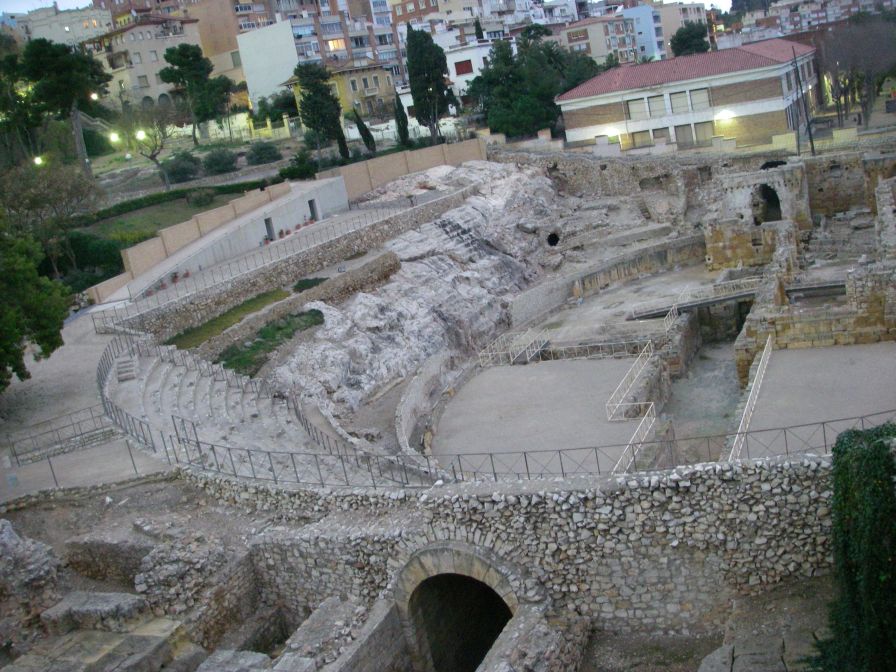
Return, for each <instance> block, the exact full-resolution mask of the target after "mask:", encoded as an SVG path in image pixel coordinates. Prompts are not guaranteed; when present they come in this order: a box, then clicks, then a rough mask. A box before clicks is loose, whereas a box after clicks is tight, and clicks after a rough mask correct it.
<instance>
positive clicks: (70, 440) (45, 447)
mask: <svg viewBox="0 0 896 672" xmlns="http://www.w3.org/2000/svg"><path fill="white" fill-rule="evenodd" d="M24 431H25V432H27V435H25V434H24V433H23V432H20V433H19V434H20V435H19V437H18V438H13V439H11V440H10V441H9V442H8V443H7V444H6V448H7V449H8V450H9V454H10V457H11V458H12V459H13V460H14V461H15V463H16V466H22V465H23V464H27V463H29V462H36V461H38V460H42V459H44V458H45V457H49V456H51V455H58V454H60V453H65V452H69V451H71V450H77V449H79V448H86V447H87V446H91V445H94V444H96V443H101V442H103V441H105V440H106V439H108V438H109V437H110V436H111V435H112V434H114V432H115V426H114V425H113V423H112V421H111V420H110V419H109V418H108V417H107V416H106V415H105V414H104V408H103V406H102V404H98V405H96V406H90V407H88V408H83V409H80V410H78V411H74V412H72V413H67V414H65V415H61V416H58V417H55V418H52V419H50V420H46V421H44V422H41V423H38V424H36V425H33V426H31V427H28V428H27V429H26V430H24Z"/></svg>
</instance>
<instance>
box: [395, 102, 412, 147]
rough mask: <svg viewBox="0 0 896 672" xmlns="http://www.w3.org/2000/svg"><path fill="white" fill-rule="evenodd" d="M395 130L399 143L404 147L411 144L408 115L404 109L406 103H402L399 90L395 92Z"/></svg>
mask: <svg viewBox="0 0 896 672" xmlns="http://www.w3.org/2000/svg"><path fill="white" fill-rule="evenodd" d="M395 131H396V133H398V144H399V145H401V146H402V147H408V146H410V144H411V138H410V136H409V135H408V115H407V114H406V113H405V111H404V105H402V104H401V97H399V95H398V92H396V93H395Z"/></svg>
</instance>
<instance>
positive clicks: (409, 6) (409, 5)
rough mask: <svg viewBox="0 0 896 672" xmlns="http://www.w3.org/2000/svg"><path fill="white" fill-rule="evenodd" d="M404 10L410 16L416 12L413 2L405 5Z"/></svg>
mask: <svg viewBox="0 0 896 672" xmlns="http://www.w3.org/2000/svg"><path fill="white" fill-rule="evenodd" d="M404 8H405V9H406V10H408V14H410V13H412V12H413V11H414V3H413V2H409V3H407V4H405V6H404Z"/></svg>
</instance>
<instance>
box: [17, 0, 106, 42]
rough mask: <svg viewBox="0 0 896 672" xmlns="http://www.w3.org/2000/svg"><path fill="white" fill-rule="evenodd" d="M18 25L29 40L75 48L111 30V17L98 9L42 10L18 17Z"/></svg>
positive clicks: (49, 8) (104, 10) (44, 8)
mask: <svg viewBox="0 0 896 672" xmlns="http://www.w3.org/2000/svg"><path fill="white" fill-rule="evenodd" d="M17 23H18V27H19V29H20V30H22V31H24V32H25V35H26V36H27V37H28V39H29V40H35V39H38V38H43V39H46V40H50V41H51V42H58V43H60V44H67V45H69V46H72V47H74V46H77V45H78V44H80V43H81V42H84V41H85V40H90V39H93V38H95V37H99V36H100V35H102V34H104V33H108V32H109V30H110V29H111V28H112V14H111V12H109V11H108V10H106V9H97V8H95V7H86V8H84V9H67V10H59V9H57V8H56V7H55V6H54V7H41V8H40V9H35V10H33V11H31V12H28V13H27V14H20V15H17ZM85 24H86V25H85Z"/></svg>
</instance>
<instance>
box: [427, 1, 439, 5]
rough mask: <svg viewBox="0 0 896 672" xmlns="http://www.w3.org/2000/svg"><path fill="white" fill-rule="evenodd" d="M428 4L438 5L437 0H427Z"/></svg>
mask: <svg viewBox="0 0 896 672" xmlns="http://www.w3.org/2000/svg"><path fill="white" fill-rule="evenodd" d="M429 6H430V7H438V6H439V0H429Z"/></svg>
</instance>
